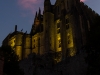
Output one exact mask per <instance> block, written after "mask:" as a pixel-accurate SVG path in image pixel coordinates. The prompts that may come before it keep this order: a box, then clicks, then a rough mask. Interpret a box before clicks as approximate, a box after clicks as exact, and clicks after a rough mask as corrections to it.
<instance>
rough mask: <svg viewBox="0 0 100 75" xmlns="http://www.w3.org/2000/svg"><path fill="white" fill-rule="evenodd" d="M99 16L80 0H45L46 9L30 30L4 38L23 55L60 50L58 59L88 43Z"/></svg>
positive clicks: (74, 53) (72, 54) (71, 54)
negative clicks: (94, 21) (94, 20)
mask: <svg viewBox="0 0 100 75" xmlns="http://www.w3.org/2000/svg"><path fill="white" fill-rule="evenodd" d="M96 16H98V14H96V13H95V12H94V11H92V9H91V8H89V7H88V6H87V5H85V4H84V3H82V2H80V0H56V2H55V4H54V5H51V2H50V0H44V12H43V14H41V10H40V9H39V12H38V13H37V12H36V15H35V19H34V23H33V25H32V28H31V32H30V33H29V34H27V33H23V32H19V31H17V26H15V31H14V32H13V33H11V34H9V35H8V36H7V37H6V38H5V40H4V41H3V45H11V46H12V48H13V49H14V50H15V52H16V54H17V55H19V58H20V59H23V58H26V57H27V55H28V54H30V53H32V52H34V53H36V54H37V55H43V54H45V53H48V52H51V51H52V52H56V53H60V54H61V56H60V58H59V60H57V61H58V62H59V61H61V60H63V59H65V58H66V56H74V55H76V53H77V52H78V51H79V50H81V48H82V47H84V46H85V45H87V44H88V34H89V32H90V31H91V26H92V23H93V19H94V18H95V17H96ZM55 60H56V58H55Z"/></svg>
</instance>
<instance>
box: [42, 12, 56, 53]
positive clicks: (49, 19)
mask: <svg viewBox="0 0 100 75" xmlns="http://www.w3.org/2000/svg"><path fill="white" fill-rule="evenodd" d="M43 18H44V19H43V25H44V31H43V36H44V47H45V52H48V51H55V48H54V38H55V36H54V34H55V33H54V15H53V14H52V13H51V12H45V13H44V15H43Z"/></svg>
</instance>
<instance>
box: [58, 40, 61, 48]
mask: <svg viewBox="0 0 100 75" xmlns="http://www.w3.org/2000/svg"><path fill="white" fill-rule="evenodd" d="M58 42H59V47H61V39H59V40H58Z"/></svg>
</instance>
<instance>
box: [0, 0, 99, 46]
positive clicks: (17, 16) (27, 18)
mask: <svg viewBox="0 0 100 75" xmlns="http://www.w3.org/2000/svg"><path fill="white" fill-rule="evenodd" d="M43 1H44V0H0V46H1V45H2V41H3V39H4V38H5V37H6V36H7V35H8V34H9V33H10V32H13V31H14V26H15V25H18V30H19V31H20V30H21V29H23V32H25V31H28V33H29V32H30V30H31V26H32V23H33V21H34V15H35V12H36V11H38V8H39V7H40V8H41V9H42V10H43ZM55 1H56V0H51V3H52V4H54V3H55ZM85 4H87V5H88V6H89V7H91V8H92V9H93V10H95V11H96V12H97V13H98V14H100V8H99V7H100V0H86V1H85Z"/></svg>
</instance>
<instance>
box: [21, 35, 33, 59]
mask: <svg viewBox="0 0 100 75" xmlns="http://www.w3.org/2000/svg"><path fill="white" fill-rule="evenodd" d="M23 46H24V48H23V56H24V58H26V57H28V55H29V54H30V53H31V36H30V35H29V34H26V35H24V41H23Z"/></svg>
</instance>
